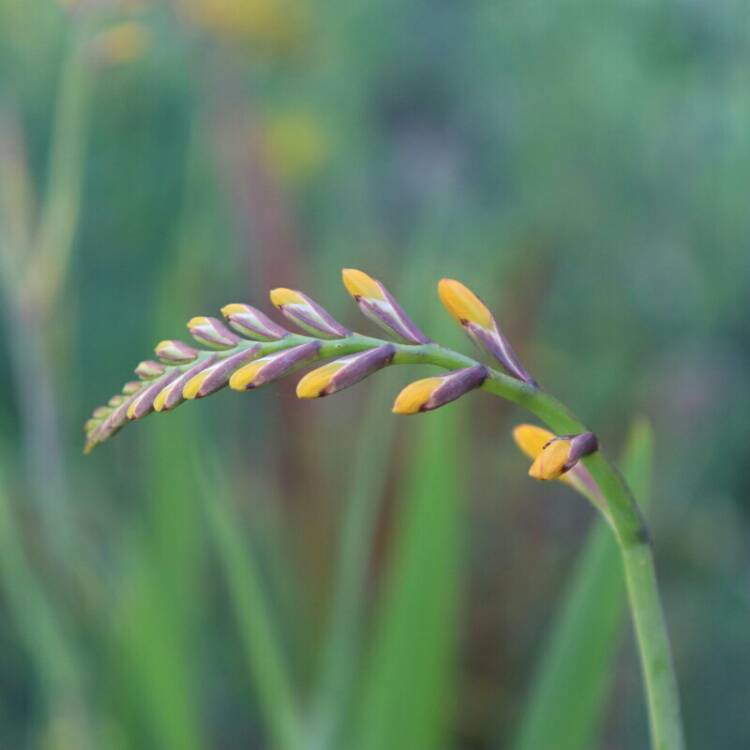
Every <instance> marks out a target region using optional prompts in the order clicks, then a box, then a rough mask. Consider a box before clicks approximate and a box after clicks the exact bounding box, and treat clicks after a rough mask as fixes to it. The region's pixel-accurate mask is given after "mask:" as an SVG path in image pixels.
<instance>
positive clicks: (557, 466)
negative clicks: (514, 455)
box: [529, 438, 570, 479]
mask: <svg viewBox="0 0 750 750" xmlns="http://www.w3.org/2000/svg"><path fill="white" fill-rule="evenodd" d="M569 457H570V440H566V439H564V438H560V439H558V440H554V439H553V440H552V442H550V443H547V445H546V446H545V447H544V448H543V449H542V452H541V453H540V454H539V455H538V456H537V457H536V459H535V460H534V463H533V464H531V468H530V469H529V476H530V477H533V478H534V479H559V478H560V477H561V476H562V475H563V474H564V473H565V465H566V464H567V462H568V458H569Z"/></svg>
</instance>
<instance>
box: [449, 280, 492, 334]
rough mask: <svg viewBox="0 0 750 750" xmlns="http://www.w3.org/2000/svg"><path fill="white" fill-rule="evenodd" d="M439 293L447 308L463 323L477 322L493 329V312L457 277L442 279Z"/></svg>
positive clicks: (483, 326)
mask: <svg viewBox="0 0 750 750" xmlns="http://www.w3.org/2000/svg"><path fill="white" fill-rule="evenodd" d="M438 294H439V295H440V301H441V302H442V303H443V306H444V307H445V309H446V310H447V311H448V312H449V313H450V314H451V315H452V316H453V317H454V318H455V319H456V320H457V321H458V322H459V323H461V324H464V323H467V322H468V323H475V324H476V325H478V326H481V327H482V328H487V329H492V328H494V327H495V321H494V319H493V317H492V313H491V312H490V311H489V309H488V308H487V306H486V305H485V304H484V302H482V300H480V299H479V297H477V295H476V294H474V292H472V291H471V289H469V288H468V287H466V286H464V285H463V284H462V283H461V282H460V281H456V280H455V279H441V280H440V283H439V284H438Z"/></svg>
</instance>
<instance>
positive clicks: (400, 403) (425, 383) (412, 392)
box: [393, 377, 443, 414]
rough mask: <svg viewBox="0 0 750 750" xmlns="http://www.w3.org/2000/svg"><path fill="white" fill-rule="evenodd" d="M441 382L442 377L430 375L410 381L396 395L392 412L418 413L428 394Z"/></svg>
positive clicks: (428, 397) (430, 394)
mask: <svg viewBox="0 0 750 750" xmlns="http://www.w3.org/2000/svg"><path fill="white" fill-rule="evenodd" d="M442 382H443V378H440V377H432V378H423V379H422V380H417V381H415V382H414V383H410V384H409V385H407V386H406V388H404V389H403V390H402V391H401V393H399V394H398V396H397V397H396V402H395V403H394V404H393V413H394V414H418V413H419V412H421V411H422V410H423V409H424V407H425V404H426V403H427V402H428V401H429V400H430V396H432V394H433V393H434V391H435V389H436V388H438V387H439V386H440V385H441V383H442Z"/></svg>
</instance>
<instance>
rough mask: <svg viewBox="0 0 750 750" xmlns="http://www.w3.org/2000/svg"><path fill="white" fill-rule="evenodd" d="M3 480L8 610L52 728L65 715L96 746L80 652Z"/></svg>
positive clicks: (2, 564)
mask: <svg viewBox="0 0 750 750" xmlns="http://www.w3.org/2000/svg"><path fill="white" fill-rule="evenodd" d="M3 480H4V478H3V476H2V473H0V585H2V588H3V591H4V598H5V601H6V604H7V607H8V610H9V614H10V615H11V616H12V617H13V618H14V620H15V624H16V627H17V628H18V633H19V636H20V637H21V639H22V640H23V641H24V643H25V645H26V651H27V654H28V657H29V659H30V661H31V662H32V664H33V665H34V668H35V670H36V673H37V678H38V680H39V683H40V686H41V689H42V692H43V693H44V694H45V696H46V699H47V704H48V705H47V708H48V711H49V716H47V717H46V718H47V720H48V722H49V730H50V732H54V728H55V723H56V722H57V720H58V719H59V718H63V719H64V721H65V722H66V723H67V725H68V728H69V729H70V731H71V732H73V733H74V735H75V737H76V739H77V741H78V742H79V747H81V748H89V747H91V748H93V744H92V743H93V738H91V737H90V731H91V728H90V726H89V724H88V718H87V715H86V696H85V689H84V684H83V678H82V675H81V670H80V667H81V664H80V662H79V655H78V653H77V652H76V651H75V649H74V647H73V645H72V644H71V642H70V640H69V638H68V637H67V635H66V633H65V631H64V627H65V623H64V622H63V621H62V618H61V617H60V615H59V613H58V612H57V611H56V610H55V608H54V606H53V603H52V601H51V600H50V598H49V597H48V596H47V594H46V592H45V591H44V589H43V588H42V586H41V585H40V582H39V580H38V577H37V576H36V575H35V574H34V571H33V570H32V568H31V567H30V565H29V561H28V559H27V557H26V553H25V551H24V549H23V545H22V542H21V539H22V535H21V531H20V529H19V527H18V525H17V524H16V520H15V517H14V513H13V509H12V508H11V505H10V499H9V498H8V496H7V495H6V493H5V486H4V481H3ZM50 739H52V737H50Z"/></svg>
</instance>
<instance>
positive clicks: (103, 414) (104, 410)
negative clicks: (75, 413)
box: [91, 406, 112, 419]
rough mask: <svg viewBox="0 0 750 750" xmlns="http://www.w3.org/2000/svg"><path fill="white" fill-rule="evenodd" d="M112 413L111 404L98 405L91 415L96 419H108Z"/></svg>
mask: <svg viewBox="0 0 750 750" xmlns="http://www.w3.org/2000/svg"><path fill="white" fill-rule="evenodd" d="M111 413H112V408H111V407H109V406H97V407H96V409H94V411H93V413H92V414H91V416H92V417H93V418H94V419H106V418H107V417H108V416H109V415H110V414H111Z"/></svg>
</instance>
